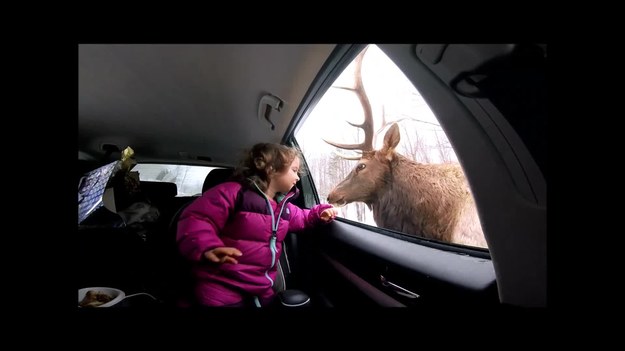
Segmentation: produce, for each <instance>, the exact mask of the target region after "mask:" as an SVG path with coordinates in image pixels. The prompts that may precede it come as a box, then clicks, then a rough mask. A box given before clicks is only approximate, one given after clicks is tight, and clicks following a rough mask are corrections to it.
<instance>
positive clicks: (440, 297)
mask: <svg viewBox="0 0 625 351" xmlns="http://www.w3.org/2000/svg"><path fill="white" fill-rule="evenodd" d="M387 234H396V233H392V232H388V231H385V230H381V229H375V231H373V230H370V229H367V228H364V227H361V226H358V225H354V224H352V223H348V222H347V221H343V220H337V221H335V222H334V223H332V224H330V225H328V226H324V227H323V228H319V229H317V232H316V233H314V234H313V235H307V238H309V239H310V238H315V240H314V241H315V243H314V245H311V246H309V247H308V248H309V249H310V248H312V247H314V248H315V250H314V251H312V252H314V254H313V255H315V256H316V257H314V260H315V262H314V264H311V267H314V269H313V271H314V272H315V274H314V277H313V283H312V286H313V287H314V288H315V291H316V293H317V294H319V295H321V296H323V299H327V300H329V301H330V303H331V304H332V305H334V306H342V305H348V306H353V305H361V306H362V305H363V304H364V305H378V306H385V307H401V306H407V307H413V306H428V305H437V304H445V305H446V306H449V305H461V306H476V305H496V304H498V303H499V298H498V295H497V288H496V286H497V285H496V279H495V271H494V268H493V264H492V261H491V260H490V259H489V258H485V257H476V256H472V255H469V254H467V253H466V252H467V250H466V249H464V250H463V251H464V252H454V251H451V250H449V249H455V247H453V246H446V247H447V248H448V250H443V249H441V248H436V247H428V246H424V245H423V244H417V243H413V242H408V241H404V240H401V239H398V238H394V237H392V236H390V235H387ZM459 251H460V250H459ZM475 254H476V255H481V256H484V254H483V252H477V251H476V252H475ZM364 301H366V302H364Z"/></svg>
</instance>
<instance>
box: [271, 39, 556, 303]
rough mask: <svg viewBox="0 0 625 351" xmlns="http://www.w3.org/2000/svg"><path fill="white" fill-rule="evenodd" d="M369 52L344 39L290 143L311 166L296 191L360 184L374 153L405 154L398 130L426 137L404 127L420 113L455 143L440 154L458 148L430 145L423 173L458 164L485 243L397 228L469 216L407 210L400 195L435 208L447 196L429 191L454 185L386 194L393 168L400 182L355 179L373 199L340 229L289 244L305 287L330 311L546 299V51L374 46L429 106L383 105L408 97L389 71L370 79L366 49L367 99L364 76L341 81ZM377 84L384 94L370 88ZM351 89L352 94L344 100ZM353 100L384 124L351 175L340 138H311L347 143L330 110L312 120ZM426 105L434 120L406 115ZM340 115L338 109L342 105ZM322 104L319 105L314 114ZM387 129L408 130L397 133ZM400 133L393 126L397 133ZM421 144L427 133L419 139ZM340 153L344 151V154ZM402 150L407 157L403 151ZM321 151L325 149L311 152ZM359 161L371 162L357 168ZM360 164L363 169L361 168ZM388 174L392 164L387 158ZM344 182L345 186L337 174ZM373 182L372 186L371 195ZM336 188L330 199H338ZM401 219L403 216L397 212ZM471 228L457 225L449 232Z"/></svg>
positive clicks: (328, 192) (309, 201)
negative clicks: (433, 153) (434, 153)
mask: <svg viewBox="0 0 625 351" xmlns="http://www.w3.org/2000/svg"><path fill="white" fill-rule="evenodd" d="M365 49H366V50H367V54H366V55H369V52H373V51H372V50H374V49H372V48H371V47H367V46H365V45H338V46H337V48H336V49H335V51H334V52H333V54H332V56H331V57H330V58H329V60H328V62H327V63H326V65H325V66H324V68H323V69H322V71H321V72H320V73H319V76H318V78H317V80H316V81H315V82H314V84H313V86H311V88H310V90H309V94H308V96H307V97H306V98H305V99H304V101H303V103H302V105H301V106H300V108H299V109H298V111H297V113H296V116H295V117H294V120H293V123H292V124H291V127H290V128H289V130H288V131H287V133H286V135H285V137H284V140H283V141H284V142H285V143H290V144H292V145H295V146H297V147H299V148H300V149H301V150H302V153H303V155H304V159H305V165H306V168H307V169H308V174H307V175H306V176H303V177H302V182H301V184H300V185H299V186H300V187H301V190H302V192H303V194H304V196H303V197H302V198H301V199H300V204H301V205H302V206H304V207H310V206H312V205H314V204H315V203H319V202H328V200H336V196H335V195H332V192H333V191H336V189H337V185H339V184H338V183H340V184H344V183H345V182H346V181H344V180H343V178H344V177H351V181H352V182H356V181H355V180H354V179H357V178H358V174H359V173H358V172H359V171H362V172H363V173H362V174H364V169H365V168H366V169H367V170H370V169H372V168H373V167H374V165H373V163H372V162H373V161H372V160H375V157H378V158H380V152H381V151H384V152H385V153H383V154H381V155H383V156H384V157H386V158H387V160H386V161H385V159H384V157H381V159H382V161H384V162H387V161H388V160H389V159H391V158H393V157H395V158H393V159H396V158H397V157H398V156H393V155H395V154H394V153H393V154H392V152H397V153H399V152H400V151H401V150H400V149H399V148H396V147H395V146H393V143H394V138H399V137H400V138H402V140H404V141H406V140H410V139H411V138H412V140H413V141H414V140H419V139H418V138H417V136H418V135H421V134H422V130H423V129H415V131H412V132H411V131H410V130H409V129H407V128H403V127H402V123H404V124H405V121H406V120H412V121H413V122H414V120H416V121H417V122H418V123H420V124H422V125H428V123H430V124H429V125H435V127H436V133H435V134H436V135H437V136H440V137H441V138H443V139H444V140H445V142H447V141H448V143H447V144H445V143H442V144H441V143H440V139H439V140H438V142H439V146H440V145H446V146H445V147H446V148H445V150H449V149H450V148H451V149H453V154H454V157H452V161H449V159H446V158H445V157H447V156H445V155H442V154H441V152H440V150H441V149H443V148H439V156H440V157H441V158H442V159H443V162H441V159H438V160H432V159H429V157H430V156H427V154H425V153H424V154H423V155H422V157H425V158H426V159H429V160H430V161H431V162H425V161H423V159H421V160H417V161H415V160H411V161H410V162H413V163H418V164H420V165H422V166H423V165H428V166H423V167H426V168H423V169H429V168H427V167H431V168H432V169H434V168H435V167H437V166H429V165H430V164H431V165H434V164H437V163H443V164H445V163H449V164H452V163H456V164H458V165H460V166H461V168H462V172H463V175H464V177H465V178H466V182H467V184H468V188H467V189H469V190H467V191H468V192H469V193H470V195H471V196H472V203H473V204H474V205H475V211H476V216H477V218H479V221H478V227H479V229H481V233H482V234H483V239H484V241H485V245H483V246H479V245H477V246H476V245H472V244H467V243H464V242H462V241H459V240H455V241H454V240H451V241H450V240H447V239H448V238H446V237H445V238H444V236H441V237H436V236H434V237H433V236H432V235H431V233H429V232H428V231H427V230H425V229H423V228H425V225H424V227H423V228H422V229H423V230H422V231H421V232H419V231H417V230H415V229H414V228H409V227H408V226H404V227H401V226H396V225H395V223H397V222H401V223H404V222H406V223H408V222H410V221H412V222H418V221H419V220H421V217H420V216H425V215H426V214H427V215H428V216H434V217H436V218H435V219H434V221H435V222H436V223H437V224H438V225H445V223H447V224H449V223H451V222H450V221H460V219H459V218H461V217H460V215H458V216H455V215H451V214H449V213H445V211H443V210H442V208H443V207H440V206H442V205H440V206H439V207H438V208H437V209H438V210H437V211H438V212H436V211H431V212H423V211H421V210H419V211H416V210H414V211H412V212H411V211H408V210H406V209H411V208H412V209H414V208H418V206H416V205H414V204H412V203H408V202H407V201H408V200H406V199H412V200H411V201H417V202H418V201H422V202H436V201H438V200H440V199H437V198H436V197H437V196H438V197H444V196H446V195H440V194H441V193H435V194H439V195H436V196H434V198H432V197H430V198H427V197H425V196H424V195H423V194H424V193H427V192H428V191H430V190H431V189H432V188H433V187H437V186H446V185H444V184H447V183H446V178H445V177H444V176H440V175H437V176H435V177H433V178H428V179H429V181H430V183H431V184H430V185H428V184H420V185H418V186H417V185H413V188H410V187H402V188H400V190H397V189H395V190H394V191H395V193H394V194H391V195H388V194H386V195H382V194H380V192H381V191H382V190H381V189H383V188H384V189H386V188H392V187H389V186H387V185H388V179H395V181H396V182H398V181H397V180H396V179H398V178H397V174H398V172H399V171H397V170H395V173H394V174H393V175H392V176H389V175H388V174H387V175H385V176H383V177H382V178H383V179H386V180H387V181H386V183H384V184H385V185H379V184H378V185H375V184H374V183H372V182H373V181H371V180H369V183H371V184H373V185H371V184H369V185H367V184H366V182H361V183H358V184H355V185H354V186H352V188H351V189H352V190H351V191H352V193H354V192H361V193H364V192H367V191H368V192H369V194H365V195H363V194H359V195H358V196H356V195H354V196H353V197H352V198H359V199H366V200H365V201H354V202H353V203H351V204H349V205H347V206H355V207H351V209H352V210H346V211H345V212H344V213H343V215H340V216H339V217H338V218H337V220H336V221H334V222H333V223H331V224H329V225H327V226H321V227H319V228H316V229H314V230H313V231H311V233H305V234H303V235H297V236H291V237H290V238H289V240H290V241H291V243H290V245H289V247H290V250H291V251H293V253H292V256H293V260H292V261H293V262H295V264H296V265H297V266H298V272H300V273H298V277H299V278H298V279H300V286H302V287H303V288H304V289H306V290H307V292H309V293H310V294H311V295H312V296H313V298H314V300H315V301H316V303H317V304H318V305H323V306H385V307H402V306H408V307H417V306H432V305H446V306H448V305H458V306H491V305H501V304H504V305H512V306H531V307H545V306H546V303H547V302H546V279H547V277H546V256H547V254H546V174H547V168H546V157H545V155H546V130H545V127H546V119H547V115H546V78H545V76H546V68H545V67H546V46H545V45H533V44H532V45H516V44H488V45H470V44H440V45H435V44H416V45H414V44H412V45H410V44H389V45H377V46H375V50H379V51H381V52H382V53H383V54H384V57H386V59H388V60H389V61H391V62H392V63H393V64H394V65H395V66H396V68H397V69H398V71H400V72H401V73H402V74H403V75H404V77H405V79H406V80H407V81H408V82H409V83H410V84H412V86H413V87H414V88H415V89H416V90H417V91H418V93H416V94H415V93H414V92H413V93H412V96H417V95H420V96H419V98H420V99H422V101H423V103H421V104H413V105H409V106H408V107H404V110H401V109H399V108H396V107H397V105H398V104H401V102H402V101H404V100H405V99H408V98H403V100H402V98H397V99H395V100H392V101H390V102H380V101H382V100H383V97H380V96H382V95H384V92H386V94H387V97H388V96H391V97H392V96H399V95H401V94H402V93H399V92H394V91H393V89H394V88H395V87H397V86H399V85H400V83H397V82H394V81H390V78H389V74H388V73H387V74H386V75H385V74H381V78H378V80H375V79H374V78H371V76H373V75H374V73H371V72H373V71H374V69H373V68H371V67H375V66H376V65H380V64H379V63H376V61H375V60H374V59H373V58H371V57H372V56H371V57H369V61H370V63H369V67H370V68H369V73H366V72H365V70H364V67H365V63H364V62H366V60H367V56H363V57H365V58H364V59H362V61H361V62H362V66H361V68H360V69H361V77H362V78H363V79H362V81H363V82H364V84H363V86H364V89H362V90H364V91H366V93H365V94H363V95H358V92H356V90H358V89H355V87H356V86H358V84H357V83H354V82H352V81H349V82H348V81H347V80H345V79H344V78H342V76H341V75H342V74H343V73H344V72H345V71H350V70H351V71H354V70H358V68H355V67H357V64H356V65H355V64H353V63H354V62H355V61H354V60H355V59H357V58H358V57H359V54H361V53H362V52H363V50H365ZM380 57H382V56H380ZM366 74H369V76H368V77H369V78H366V77H367V76H366ZM337 78H338V79H337ZM378 83H379V84H380V85H383V83H384V84H386V85H385V86H384V87H382V88H379V87H376V84H378ZM333 90H335V91H341V92H342V93H341V94H343V93H345V94H344V97H343V98H336V97H333V98H331V99H330V100H332V101H333V103H334V104H327V103H325V102H324V99H325V100H326V101H327V100H328V99H326V95H324V94H326V93H327V92H329V91H333ZM376 91H377V94H378V96H375V93H376ZM354 92H356V94H355V97H358V99H355V97H348V95H349V94H350V93H354ZM389 92H390V93H389ZM363 96H366V99H365V98H363ZM346 101H350V102H346ZM363 101H368V102H369V105H370V106H369V107H368V108H367V107H365V106H366V104H365V103H363ZM393 101H394V102H393ZM376 103H377V105H376ZM348 104H352V105H354V104H356V105H360V106H361V111H360V112H359V113H360V115H362V113H363V111H364V114H365V115H366V114H367V110H370V111H369V113H371V114H373V115H376V114H377V116H378V117H376V118H377V119H376V121H378V123H379V121H382V128H380V130H379V131H377V133H373V139H376V140H375V142H377V144H373V145H372V147H371V148H370V149H369V150H364V151H362V152H361V154H360V156H363V155H365V154H367V152H369V153H372V152H374V151H375V152H376V155H377V156H375V157H372V158H371V159H368V160H365V161H366V162H363V158H360V159H359V160H358V157H359V156H356V157H355V158H356V159H357V160H355V161H354V162H353V163H351V164H350V165H351V168H350V169H347V170H344V169H343V170H341V169H340V168H341V167H343V168H345V163H343V164H340V162H342V161H339V159H340V158H341V157H344V155H343V156H340V155H339V156H337V155H336V151H337V150H338V149H339V148H338V147H337V145H339V146H343V147H344V146H345V144H344V143H334V145H330V148H329V149H328V148H325V147H326V146H327V145H326V144H329V143H327V141H328V140H324V142H323V143H318V144H316V143H314V142H313V141H311V140H314V138H317V139H322V138H328V137H337V138H338V137H342V136H341V133H343V134H345V133H344V132H341V131H340V129H341V128H342V127H343V126H339V125H337V124H335V123H334V120H333V119H337V118H336V116H335V117H327V116H326V117H327V118H328V119H327V120H324V121H323V122H319V123H318V124H320V125H321V126H317V127H314V128H312V127H310V125H312V124H314V123H315V119H319V120H321V119H323V118H326V117H323V115H328V114H333V113H339V114H341V113H342V114H347V115H349V114H351V113H356V112H353V111H356V110H358V108H355V107H351V108H347V107H345V108H344V109H343V107H344V106H345V105H348ZM424 105H425V106H426V107H428V108H429V111H430V112H431V114H432V115H433V116H434V117H435V119H433V120H431V122H428V121H425V120H423V118H422V117H423V116H426V115H428V114H429V113H430V112H424V113H421V114H420V113H416V116H417V117H415V116H408V115H410V114H411V113H412V112H414V111H415V110H417V109H419V108H422V107H424ZM329 106H331V107H329ZM372 106H373V107H372ZM418 106H421V107H418ZM337 109H341V112H336V111H337ZM315 110H316V111H320V110H321V112H317V113H315ZM402 111H408V112H402ZM320 116H321V117H320ZM337 116H338V115H337ZM350 118H351V119H350ZM362 118H363V117H358V116H356V117H348V118H347V122H349V123H352V125H354V124H358V123H360V122H359V119H360V120H361V119H362ZM365 120H366V117H365ZM350 121H351V122H350ZM389 121H390V122H393V123H389ZM417 122H415V123H417ZM411 123H412V122H411ZM363 124H366V123H363ZM393 124H397V125H398V126H400V127H393ZM389 126H390V127H389ZM361 129H364V128H361ZM393 129H395V134H393V132H392V131H391V130H393ZM337 130H338V131H337ZM417 130H418V132H416V131H417ZM441 131H442V133H441ZM333 133H334V134H333ZM359 133H360V132H359ZM366 135H367V132H365V137H364V139H365V142H363V137H362V135H361V134H355V137H354V136H352V137H351V140H349V141H350V142H351V144H350V145H351V146H353V145H360V146H361V147H362V145H363V144H364V143H366V142H371V143H374V141H371V140H367V138H368V137H367V136H366ZM349 138H350V137H347V139H349ZM426 139H427V138H425V137H424V139H423V140H426ZM417 144H418V143H417ZM322 145H325V146H322ZM395 145H397V144H395ZM424 145H425V144H423V143H422V145H421V146H422V149H423V148H426V147H425V146H424ZM332 147H334V148H333V149H332ZM321 149H323V150H326V151H323V150H321ZM315 150H321V151H318V152H317V151H315ZM327 150H330V151H331V152H330V151H327ZM343 150H348V151H349V148H344V149H343ZM402 150H403V151H402V152H403V153H404V154H405V153H406V152H405V150H407V149H406V148H404V149H402ZM319 154H322V155H321V156H319V157H317V156H318V155H319ZM417 154H418V152H417V153H415V155H417ZM441 155H442V156H441ZM352 156H354V155H353V154H352ZM404 156H406V155H402V157H404ZM417 158H418V157H415V159H417ZM402 159H403V158H402ZM362 163H365V165H364V166H362V165H361V164H362ZM389 164H391V163H388V162H387V163H383V165H387V166H388V165H389ZM359 167H360V168H362V169H361V170H359ZM387 168H391V169H395V168H393V167H391V166H388V167H387ZM387 171H388V170H387ZM337 174H339V175H338V176H337ZM345 174H347V176H345ZM437 174H442V173H437ZM337 177H338V178H337ZM393 177H395V178H393ZM410 177H412V176H410ZM339 178H340V180H341V182H338V181H337V179H339ZM416 178H418V177H416ZM419 179H425V178H423V177H421V178H419ZM361 180H362V179H361ZM398 183H399V182H398ZM398 183H393V184H398ZM441 184H443V185H441ZM368 187H369V188H371V187H372V188H373V189H375V191H372V190H367V188H368ZM395 188H397V187H395ZM353 189H357V190H353ZM424 189H425V190H424ZM372 194H373V195H372ZM415 194H417V195H418V194H421V195H420V197H419V196H416V195H415ZM332 196H335V198H334V199H332V198H331V197H332ZM382 196H386V197H385V199H386V200H385V201H386V202H384V203H383V205H382V203H381V202H380V200H379V199H380V197H382ZM344 198H346V197H344ZM372 198H375V199H373V200H372ZM376 201H378V202H376ZM367 202H368V203H367ZM365 203H367V205H365ZM347 206H345V208H346V209H347ZM433 207H436V206H435V205H433ZM350 211H351V212H350ZM376 211H377V212H376ZM415 211H416V212H415ZM420 211H421V212H420ZM393 216H394V218H395V222H393V220H392V219H391V220H389V217H393ZM401 216H403V217H401ZM406 216H410V217H411V219H407V218H406ZM437 216H438V217H437ZM415 218H417V219H418V220H415ZM445 218H447V219H445ZM449 218H451V219H449ZM445 220H447V222H445ZM423 221H425V219H423ZM381 222H382V223H381ZM441 223H442V224H441ZM454 223H455V222H454ZM473 224H475V223H473ZM450 225H451V224H450ZM468 225H469V224H467V223H461V224H458V225H457V226H456V227H455V228H462V226H468ZM402 228H403V229H402Z"/></svg>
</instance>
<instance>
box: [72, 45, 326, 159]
mask: <svg viewBox="0 0 625 351" xmlns="http://www.w3.org/2000/svg"><path fill="white" fill-rule="evenodd" d="M334 47H335V45H333V44H304V45H300V44H297V45H294V44H271V45H264V44H236V45H235V44H193V45H187V44H184V45H183V44H140V45H137V44H121V45H109V44H81V45H79V48H78V49H79V50H78V55H79V59H78V125H79V138H78V139H79V158H81V157H82V156H80V155H89V156H91V157H94V158H98V157H101V156H102V155H103V154H104V151H103V150H102V145H103V144H113V145H117V146H118V147H119V148H120V149H123V148H125V147H126V146H131V147H132V148H133V150H134V151H135V155H136V158H137V160H138V161H139V162H145V161H174V162H176V161H177V162H181V163H197V162H194V160H195V159H197V156H199V157H200V158H202V157H206V158H210V159H211V160H212V162H213V163H223V164H235V163H236V161H237V160H238V159H239V158H240V156H241V152H242V151H243V150H244V149H245V148H248V147H249V146H251V145H252V144H254V143H256V142H260V141H267V142H280V140H281V139H282V136H283V134H284V133H285V131H286V130H287V127H288V126H289V123H290V121H291V119H292V117H293V115H294V113H295V111H296V110H297V108H298V105H299V104H300V102H301V101H302V99H303V98H304V96H305V94H306V92H307V90H308V88H309V86H310V85H311V83H312V82H313V80H314V79H315V77H316V75H317V74H318V72H319V70H320V69H321V67H322V66H323V64H324V63H325V61H326V60H327V58H328V56H329V55H330V53H331V52H332V50H333V49H334ZM268 93H269V94H273V95H275V96H278V97H280V98H281V99H282V100H283V101H284V102H285V104H284V107H283V108H282V109H281V111H279V112H278V111H273V113H272V115H271V117H272V118H271V119H272V121H273V122H274V123H275V130H271V127H270V125H269V123H267V122H266V121H264V120H260V119H259V118H258V106H259V101H260V98H261V97H262V96H263V95H265V94H268ZM181 155H182V156H181Z"/></svg>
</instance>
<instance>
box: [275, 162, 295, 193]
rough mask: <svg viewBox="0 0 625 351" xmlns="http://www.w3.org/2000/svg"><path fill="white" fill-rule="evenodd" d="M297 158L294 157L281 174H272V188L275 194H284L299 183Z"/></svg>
mask: <svg viewBox="0 0 625 351" xmlns="http://www.w3.org/2000/svg"><path fill="white" fill-rule="evenodd" d="M297 172H299V157H296V158H295V159H294V160H293V162H291V165H290V166H289V167H288V168H287V169H286V170H285V171H284V172H282V173H274V175H273V177H272V179H271V185H272V188H274V189H275V190H276V191H277V192H280V193H286V192H288V191H289V190H291V188H293V187H294V186H295V184H296V183H297V182H298V181H299V175H298V174H297Z"/></svg>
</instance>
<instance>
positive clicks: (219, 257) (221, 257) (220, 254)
mask: <svg viewBox="0 0 625 351" xmlns="http://www.w3.org/2000/svg"><path fill="white" fill-rule="evenodd" d="M241 255H243V254H242V253H241V251H239V250H238V249H236V248H234V247H217V248H214V249H212V250H208V251H206V252H204V257H206V259H207V260H209V261H211V262H215V263H220V264H221V263H231V264H237V263H239V261H237V260H236V259H235V258H234V257H235V256H236V257H240V256H241Z"/></svg>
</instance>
